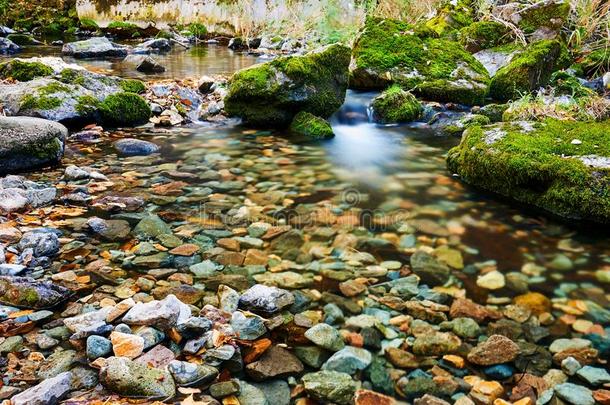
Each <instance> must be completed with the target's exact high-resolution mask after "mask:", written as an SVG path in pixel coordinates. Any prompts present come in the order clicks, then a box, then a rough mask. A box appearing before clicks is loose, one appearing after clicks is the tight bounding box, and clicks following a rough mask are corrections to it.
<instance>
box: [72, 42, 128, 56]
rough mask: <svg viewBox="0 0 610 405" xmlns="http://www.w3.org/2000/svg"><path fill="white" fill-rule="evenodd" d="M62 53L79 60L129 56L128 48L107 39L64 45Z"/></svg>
mask: <svg viewBox="0 0 610 405" xmlns="http://www.w3.org/2000/svg"><path fill="white" fill-rule="evenodd" d="M61 52H62V54H63V55H65V56H72V57H74V58H77V59H87V58H107V57H119V58H123V57H125V56H127V52H128V48H127V47H125V46H121V45H117V44H115V43H113V42H110V40H108V38H106V37H94V38H90V39H87V40H84V41H78V42H69V43H67V44H64V46H63V47H62V49H61Z"/></svg>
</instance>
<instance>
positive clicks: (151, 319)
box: [123, 294, 191, 329]
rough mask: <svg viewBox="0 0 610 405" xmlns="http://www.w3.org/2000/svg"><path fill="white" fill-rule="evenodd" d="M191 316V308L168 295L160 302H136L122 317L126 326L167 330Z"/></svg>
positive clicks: (173, 296)
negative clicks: (142, 326)
mask: <svg viewBox="0 0 610 405" xmlns="http://www.w3.org/2000/svg"><path fill="white" fill-rule="evenodd" d="M190 316H191V308H190V307H189V306H188V305H186V304H184V303H183V302H181V301H180V300H179V299H178V298H176V296H175V295H173V294H170V295H168V296H167V297H165V298H164V299H162V300H161V301H151V302H147V303H142V302H138V303H137V304H136V305H135V306H133V307H132V308H131V309H130V310H129V311H128V312H127V313H126V314H125V316H124V317H123V322H125V323H126V324H128V325H145V326H153V327H156V328H159V329H169V328H172V327H174V326H176V324H178V323H181V322H183V321H185V320H187V319H188V318H190Z"/></svg>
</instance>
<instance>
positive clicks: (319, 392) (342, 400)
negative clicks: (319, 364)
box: [303, 371, 356, 405]
mask: <svg viewBox="0 0 610 405" xmlns="http://www.w3.org/2000/svg"><path fill="white" fill-rule="evenodd" d="M303 384H304V387H305V391H306V392H307V393H308V394H309V395H310V396H311V397H312V398H315V399H318V400H320V401H327V402H335V403H337V404H341V405H348V404H351V403H352V398H353V396H354V394H355V392H356V383H355V382H354V380H352V377H350V375H349V374H346V373H340V372H337V371H318V372H316V373H309V374H305V375H304V376H303Z"/></svg>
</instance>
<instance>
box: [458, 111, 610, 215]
mask: <svg viewBox="0 0 610 405" xmlns="http://www.w3.org/2000/svg"><path fill="white" fill-rule="evenodd" d="M574 139H579V140H581V141H582V143H581V144H573V143H572V140H574ZM583 156H598V157H601V158H600V159H599V160H600V161H601V160H602V159H603V158H607V157H610V123H609V122H601V123H591V122H587V123H581V122H567V121H558V120H546V121H544V122H542V123H533V124H520V123H504V124H496V125H493V126H488V127H473V128H470V129H469V130H467V131H466V132H465V133H464V136H463V138H462V141H461V143H460V145H459V146H457V147H456V148H453V149H452V150H451V151H450V152H449V154H448V158H447V164H448V167H449V170H451V171H452V172H453V173H457V174H459V175H460V177H461V178H462V179H463V180H464V181H465V182H467V183H470V184H473V185H475V186H478V187H481V188H484V189H486V190H490V191H493V192H494V193H499V194H501V195H503V196H506V197H509V198H512V199H514V200H516V201H519V202H521V203H526V204H530V205H533V206H536V207H538V208H541V209H543V210H545V211H548V212H550V213H553V214H555V215H558V216H561V217H565V218H570V219H582V220H588V221H596V222H603V223H608V222H610V164H609V165H608V166H609V167H605V165H599V166H598V167H590V166H588V165H586V164H585V163H583V161H581V159H580V158H579V157H583ZM607 162H610V160H608V161H607Z"/></svg>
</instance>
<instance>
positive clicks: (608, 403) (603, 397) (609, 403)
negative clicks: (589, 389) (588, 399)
mask: <svg viewBox="0 0 610 405" xmlns="http://www.w3.org/2000/svg"><path fill="white" fill-rule="evenodd" d="M593 398H594V399H595V401H596V402H598V403H600V404H601V405H610V391H609V390H597V391H593Z"/></svg>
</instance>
